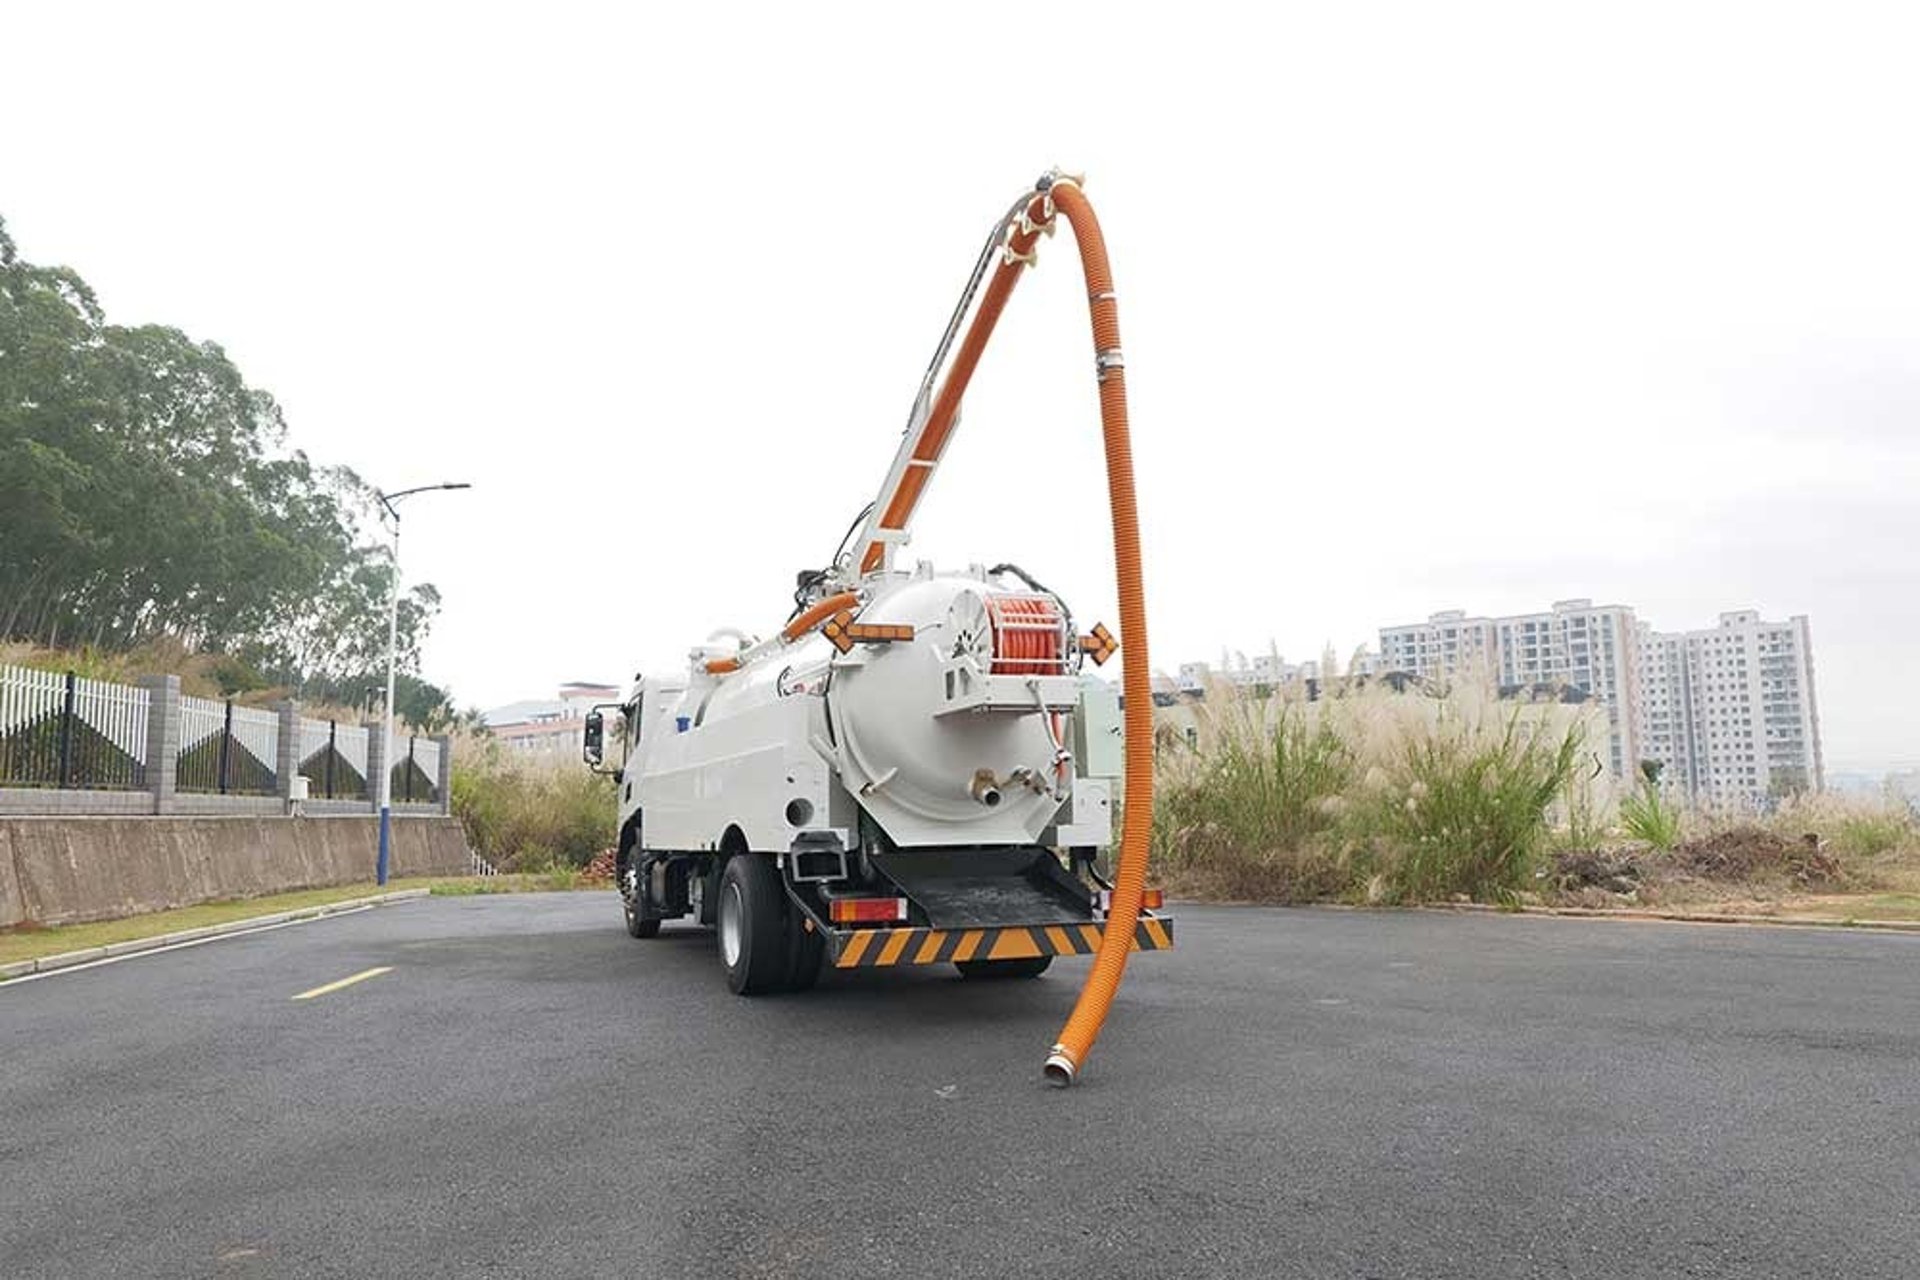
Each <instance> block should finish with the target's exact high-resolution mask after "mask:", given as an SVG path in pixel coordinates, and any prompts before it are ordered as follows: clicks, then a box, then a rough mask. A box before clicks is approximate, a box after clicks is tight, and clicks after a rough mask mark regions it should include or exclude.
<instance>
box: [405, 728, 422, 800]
mask: <svg viewBox="0 0 1920 1280" xmlns="http://www.w3.org/2000/svg"><path fill="white" fill-rule="evenodd" d="M419 744H420V735H419V734H415V733H410V734H408V735H407V772H406V779H407V803H408V804H412V803H413V749H414V748H415V747H416V746H418V745H419Z"/></svg>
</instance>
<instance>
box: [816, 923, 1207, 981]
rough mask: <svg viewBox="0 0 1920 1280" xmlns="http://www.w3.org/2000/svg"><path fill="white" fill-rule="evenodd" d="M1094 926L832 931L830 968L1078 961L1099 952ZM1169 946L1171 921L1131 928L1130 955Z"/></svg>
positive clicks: (1171, 943)
mask: <svg viewBox="0 0 1920 1280" xmlns="http://www.w3.org/2000/svg"><path fill="white" fill-rule="evenodd" d="M1100 929H1101V926H1100V925H1097V924H1036V925H1009V926H1007V927H1005V928H1000V929H846V930H834V931H832V932H831V933H830V934H829V936H830V937H831V938H832V939H833V964H834V967H835V968H836V969H877V968H884V967H886V966H889V965H901V964H945V963H947V962H948V961H959V960H1028V959H1032V958H1033V957H1035V956H1084V955H1091V954H1093V953H1094V952H1095V951H1098V950H1099V949H1100ZM1171 946H1173V921H1171V920H1169V919H1167V918H1166V917H1164V916H1151V917H1146V918H1143V919H1142V920H1141V921H1140V922H1139V923H1138V924H1136V925H1135V926H1134V927H1133V949H1134V950H1135V951H1165V950H1166V949H1168V948H1169V947H1171Z"/></svg>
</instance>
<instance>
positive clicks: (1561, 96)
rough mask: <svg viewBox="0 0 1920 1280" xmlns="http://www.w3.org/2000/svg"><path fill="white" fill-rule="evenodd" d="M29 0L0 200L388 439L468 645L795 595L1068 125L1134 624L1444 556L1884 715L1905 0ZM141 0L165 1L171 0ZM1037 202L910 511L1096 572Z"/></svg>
mask: <svg viewBox="0 0 1920 1280" xmlns="http://www.w3.org/2000/svg"><path fill="white" fill-rule="evenodd" d="M909 8H918V6H873V7H865V8H847V7H839V6H829V5H782V6H766V7H764V8H762V7H758V6H752V5H740V4H735V5H727V6H697V5H695V6H674V7H672V8H665V7H663V8H662V9H661V10H660V11H659V12H642V11H640V10H638V9H637V8H635V7H633V6H606V7H580V6H572V5H563V4H551V3H550V4H542V5H526V6H520V7H516V8H512V9H506V8H483V7H480V6H474V5H461V6H447V7H445V8H443V9H440V10H438V11H430V10H428V9H427V8H426V7H425V6H399V5H390V4H388V5H364V6H363V5H351V4H336V5H331V6H326V7H324V8H308V9H306V10H305V11H304V13H305V16H304V17H303V16H300V15H296V14H295V13H294V12H293V11H292V9H291V8H290V7H281V6H265V5H257V4H248V5H233V6H222V7H215V6H193V5H184V4H170V5H165V6H158V5H150V4H139V5H125V6H103V5H92V4H83V3H71V2H67V3H58V4H56V3H40V4H29V5H24V6H11V7H9V10H8V13H7V15H6V18H5V19H4V22H0V48H3V49H4V56H3V57H0V68H3V70H0V122H4V128H0V214H4V216H5V217H6V219H7V222H8V226H9V228H10V230H11V231H12V233H13V235H14V237H15V239H16V240H17V241H18V242H19V245H20V248H21V251H22V253H23V254H24V255H25V256H27V257H28V258H30V259H32V260H34V261H38V262H64V263H67V264H69V265H72V266H74V267H76V268H77V269H79V270H80V271H81V272H82V274H84V275H85V276H86V278H87V279H88V280H89V281H91V282H92V283H93V285H94V286H95V287H96V289H98V290H99V292H100V295H101V297H102V299H103V301H104V302H105V304H106V306H107V308H108V313H109V315H110V316H111V317H112V318H114V319H116V320H118V321H121V322H125V323H137V322H142V321H148V320H153V321H161V322H165V323H170V324H175V325H178V326H180V327H182V328H184V329H186V330H187V331H188V332H189V333H191V334H193V335H194V336H196V337H204V338H212V339H214V340H216V341H218V342H220V343H221V344H223V345H224V346H225V347H226V348H227V350H228V351H229V352H230V353H231V354H232V356H233V357H234V358H235V360H236V361H237V362H238V363H239V365H240V367H241V369H242V370H243V371H244V372H245V373H246V375H247V376H248V378H249V379H250V380H251V381H252V382H253V383H254V384H255V385H258V386H261V387H264V388H267V389H268V390H270V391H272V392H273V393H274V394H275V395H276V396H278V397H279V399H280V400H281V402H282V403H283V405H284V406H285V408H286V411H287V414H288V418H289V422H290V423H291V426H292V429H293V436H294V441H295V443H297V444H299V445H301V446H303V447H305V448H306V449H307V450H308V451H309V452H310V453H311V454H313V455H314V456H315V457H316V458H317V459H319V460H322V461H329V462H344V463H347V464H349V465H352V466H354V467H355V468H357V469H358V470H360V471H361V472H362V473H363V474H364V475H366V476H367V477H368V478H369V480H371V481H373V482H374V483H376V484H383V485H386V486H388V487H392V488H400V487H405V486H407V485H411V484H418V483H426V482H432V481H438V480H442V479H457V480H469V481H472V482H473V483H474V484H475V486H476V488H475V490H474V491H473V492H472V493H470V494H461V495H455V494H449V495H432V496H427V497H423V498H421V499H418V500H416V502H415V504H414V505H412V506H411V507H410V508H409V521H408V530H407V537H408V544H407V547H406V554H405V564H406V569H407V571H408V573H409V574H410V575H411V576H414V577H424V578H429V579H431V580H432V581H434V582H436V583H437V584H438V585H439V586H440V587H441V589H442V590H443V592H444V593H445V596H446V607H445V612H444V614H443V615H442V618H441V621H440V624H439V626H438V628H437V630H436V632H435V634H434V637H433V640H432V642H431V644H430V645H429V648H428V653H427V674H428V676H429V677H431V678H433V679H435V680H438V681H441V682H444V683H449V684H451V685H452V687H453V689H454V691H455V693H456V695H457V697H458V698H459V699H460V701H461V702H462V703H477V704H483V705H484V704H494V703H499V702H504V701H509V700H512V699H515V698H520V697H530V696H532V697H537V696H545V695H546V694H547V693H548V691H549V690H550V689H551V688H552V687H553V686H554V685H555V684H556V683H557V682H558V681H562V680H572V679H607V680H619V681H624V680H625V679H627V678H628V677H629V676H631V675H632V674H633V672H634V671H635V670H637V669H640V668H643V667H645V668H651V669H653V670H661V669H663V668H666V667H670V666H675V665H678V663H679V662H680V661H681V660H682V658H683V655H684V652H685V650H686V647H687V646H688V645H689V644H691V643H692V642H694V641H695V640H697V639H699V638H700V637H701V636H703V635H705V634H706V632H707V631H708V630H710V629H712V628H714V627H717V626H721V625H726V624H731V625H739V626H745V627H747V628H749V629H754V630H766V629H768V628H771V627H772V626H774V625H776V624H777V623H778V622H779V621H780V620H781V619H783V618H784V617H785V614H786V608H787V598H788V593H789V592H790V590H791V585H792V575H793V572H794V570H795V569H797V568H800V567H802V566H806V565H816V564H819V563H821V562H822V561H823V560H824V559H825V558H826V556H827V554H828V552H829V551H830V550H831V549H832V546H833V543H834V541H835V540H836V539H837V538H838V537H839V535H840V532H841V530H842V529H843V528H844V527H845V525H846V522H847V521H848V520H849V519H850V518H851V517H852V515H853V513H854V511H855V510H856V509H857V508H858V507H859V506H860V504H861V503H862V502H864V501H865V500H866V499H867V498H869V497H871V496H872V491H873V489H874V488H875V487H876V485H877V484H878V482H879V480H880V477H881V474H882V472H883V471H884V468H885V467H886V464H887V462H888V461H889V459H890V457H891V455H892V452H893V449H894V447H895V445H896V443H897V437H898V432H899V429H900V426H901V424H902V422H903V420H904V417H905V414H906V410H907V407H908V403H909V401H910V399H911V397H912V394H913V391H914V389H915V386H916V384H917V382H918V379H919V377H920V373H921V370H922V368H923V366H924V364H925V361H926V359H927V357H928V355H929V354H930V352H931V349H932V346H933V343H934V341H935V339H936V338H937V337H938V333H939V329H940V327H941V325H942V324H943V323H944V322H945V319H946V316H947V312H948V310H949V308H950V307H951V305H952V302H953V299H954V296H955V294H956V293H957V290H958V288H959V286H960V284H961V283H962V280H963V278H964V276H965V273H966V270H967V268H968V267H969V266H970V265H971V263H972V259H973V255H974V253H975V251H976V249H977V247H978V244H979V241H980V239H981V237H982V236H983V235H984V233H985V231H986V229H987V227H988V225H989V224H990V223H991V221H992V219H993V218H994V217H995V216H996V215H997V214H998V212H999V211H1000V210H1001V209H1002V208H1003V207H1004V206H1005V205H1006V203H1007V202H1008V201H1009V200H1011V199H1012V197H1013V196H1014V195H1015V194H1017V193H1018V191H1019V190H1020V188H1021V187H1022V186H1023V185H1024V184H1026V183H1028V182H1029V181H1030V180H1031V179H1032V178H1033V177H1034V175H1035V174H1037V173H1038V172H1040V171H1041V170H1043V169H1045V168H1046V167H1048V166H1049V165H1051V164H1054V163H1059V164H1061V165H1063V166H1064V167H1066V168H1068V169H1083V170H1085V171H1086V172H1087V173H1088V175H1089V184H1088V191H1089V194H1090V195H1091V196H1092V198H1093V200H1094V202H1095V205H1096V207H1097V208H1098V210H1099V211H1100V213H1101V216H1102V220H1103V222H1104V224H1105V226H1106V230H1107V237H1108V242H1109V246H1110V248H1111V250H1112V254H1113V260H1114V269H1115V275H1116V278H1117V283H1118V287H1119V290H1120V296H1121V322H1122V326H1123V329H1124V331H1125V335H1126V352H1127V362H1128V367H1127V381H1128V386H1129V389H1130V392H1131V395H1132V404H1133V416H1134V441H1135V450H1136V463H1137V466H1138V467H1139V470H1140V472H1141V486H1140V487H1141V505H1142V512H1143V524H1144V538H1145V542H1146V548H1147V559H1148V581H1147V587H1148V599H1149V603H1150V606H1151V612H1152V618H1153V625H1154V630H1153V636H1152V640H1153V646H1152V648H1153V659H1154V663H1155V665H1156V666H1157V667H1160V668H1163V669H1170V668H1172V667H1173V666H1174V665H1176V664H1177V663H1178V662H1179V661H1181V660H1183V659H1189V658H1202V659H1209V660H1211V659H1215V658H1217V656H1218V655H1219V653H1220V651H1221V649H1222V648H1223V647H1230V648H1237V649H1244V650H1248V651H1253V650H1263V649H1265V647H1266V646H1267V644H1268V642H1269V640H1271V641H1272V642H1273V643H1275V644H1277V645H1278V647H1279V648H1280V650H1281V651H1282V652H1283V653H1284V654H1286V655H1287V656H1288V657H1290V658H1294V659H1299V658H1306V657H1312V656H1317V654H1318V653H1319V651H1320V650H1321V648H1322V646H1323V645H1324V644H1327V643H1329V642H1330V643H1332V644H1333V645H1334V646H1335V647H1336V648H1337V649H1338V650H1339V651H1340V652H1341V654H1342V655H1343V657H1344V655H1345V654H1346V653H1347V652H1349V651H1350V650H1351V649H1352V648H1353V647H1354V646H1355V645H1357V644H1359V643H1361V642H1363V641H1365V642H1369V643H1371V642H1373V641H1374V640H1375V639H1376V636H1375V632H1376V630H1377V628H1378V627H1379V626H1380V625H1382V624H1387V623H1396V622H1405V621H1412V620H1417V619H1421V618H1424V617H1426V616H1427V614H1429V613H1430V612H1432V611H1434V610H1436V609H1441V608H1447V607H1453V606H1459V607H1463V608H1466V609H1468V610H1470V611H1474V612H1517V611H1523V610H1533V609H1539V608H1544V607H1545V606H1546V605H1547V604H1548V603H1549V602H1551V601H1552V600H1555V599H1558V598H1562V597H1567V596H1592V597H1594V598H1595V599H1596V600H1600V601H1604V602H1620V603H1626V604H1631V605H1634V606H1636V607H1637V608H1638V609H1639V610H1640V613H1641V616H1642V617H1643V618H1646V619H1648V620H1649V621H1651V622H1652V623H1653V624H1654V625H1655V626H1657V627H1661V628H1663V629H1678V628H1683V627H1703V626H1708V625H1711V624H1712V622H1713V621H1714V618H1715V616H1716V615H1717V614H1718V613H1719V612H1720V611H1721V610H1723V609H1732V608H1740V607H1748V606H1751V607H1756V608H1759V609H1760V610H1762V611H1763V613H1764V614H1765V615H1766V616H1768V617H1779V616H1784V615H1786V614H1789V613H1806V614H1809V615H1810V616H1811V618H1812V625H1813V635H1814V642H1815V655H1816V661H1817V672H1818V681H1819V695H1820V698H1821V703H1822V712H1823V730H1824V736H1825V744H1826V751H1827V757H1828V762H1829V767H1830V768H1834V767H1838V768H1842V769H1844V768H1848V767H1859V766H1879V765H1886V764H1892V763H1897V762H1912V761H1915V760H1916V759H1920V732H1916V729H1915V723H1916V720H1917V719H1920V680H1916V678H1915V673H1914V670H1913V665H1912V658H1913V652H1914V645H1913V637H1914V636H1916V635H1920V594H1917V593H1916V591H1915V589H1914V587H1915V571H1914V564H1915V559H1914V557H1915V548H1916V546H1917V545H1920V508H1917V507H1916V505H1915V503H1914V502H1913V501H1912V494H1913V491H1914V488H1915V485H1916V483H1917V482H1920V426H1917V425H1916V414H1917V411H1920V176H1916V174H1917V170H1916V166H1915V164H1914V126H1915V123H1916V121H1920V77H1916V76H1915V75H1914V74H1913V62H1912V56H1911V55H1912V51H1913V49H1914V47H1915V39H1914V38H1915V35H1916V27H1915V21H1914V20H1913V19H1911V18H1908V17H1906V16H1904V14H1903V10H1902V9H1901V8H1900V7H1898V6H1888V7H1886V8H1884V9H1878V10H1869V9H1860V8H1854V7H1850V6H1842V5H1834V4H1820V5H1812V4H1808V5H1804V6H1800V7H1798V8H1797V9H1793V10H1786V9H1775V8H1772V7H1768V6H1758V5H1752V4H1739V5H1726V6H1720V7H1711V6H1685V5H1655V6H1649V7H1644V8H1634V7H1629V6H1622V5H1611V6H1594V7H1588V8H1586V9H1584V10H1583V11H1582V12H1580V13H1578V14H1576V13H1573V12H1571V11H1569V10H1567V9H1564V8H1561V7H1559V6H1543V5H1517V6H1511V7H1501V8H1479V7H1470V6H1461V5H1445V6H1439V5H1415V6H1408V7H1404V8H1401V7H1393V6H1381V5H1368V6H1347V5H1311V6H1286V7H1280V6H1252V5H1246V6H1234V7H1218V8H1216V7H1209V6H1206V5H1202V4H1194V3H1185V4H1181V5H1179V6H1153V7H1147V8H1143V9H1142V10H1141V11H1140V12H1141V14H1142V16H1140V17H1137V18H1136V17H1129V16H1126V15H1125V13H1124V11H1123V8H1122V7H1120V6H1113V5H1102V6H1073V5H1066V4H1057V3H1056V4H1050V5H1045V6H1030V7H1027V8H1005V7H1002V8H998V9H989V8H981V7H977V6H947V16H946V17H944V18H932V17H926V16H922V15H920V14H918V13H909V12H908V10H909ZM163 9H164V10H165V12H162V10H163ZM1077 272H1078V266H1077V263H1076V262H1075V261H1074V259H1073V256H1072V249H1071V247H1070V246H1069V245H1068V244H1067V242H1066V240H1065V239H1064V238H1062V239H1059V240H1056V241H1053V242H1051V243H1049V244H1048V245H1046V246H1045V248H1044V249H1043V255H1042V265H1041V268H1040V270H1039V272H1038V273H1037V274H1034V275H1031V276H1030V277H1029V278H1028V279H1026V280H1025V281H1024V282H1023V283H1022V284H1021V286H1020V289H1019V290H1018V291H1017V293H1016V295H1015V297H1014V301H1013V305H1012V306H1011V307H1010V309H1009V312H1008V315H1007V317H1006V319H1005V320H1004V321H1003V323H1002V325H1001V329H1000V332H999V334H998V335H997V338H996V341H995V345H994V346H993V348H992V349H991V350H990V352H989V355H988V357H987V359H986V361H985V363H984V365H983V367H982V369H981V372H980V375H979V377H978V378H977V379H976V381H975V385H974V391H973V394H972V395H971V396H970V398H969V401H968V405H967V414H966V420H965V422H964V423H963V425H962V428H961V431H960V434H959V435H958V436H957V438H956V439H955V442H954V444H953V446H952V448H951V449H950V451H949V454H948V461H947V464H946V466H945V467H944V469H943V470H942V472H941V473H940V475H939V476H938V478H937V480H936V482H935V485H934V487H933V489H932V490H931V492H930V495H929V497H928V499H927V501H926V502H925V503H924V505H923V507H922V511H921V519H920V521H919V524H918V526H917V529H916V537H915V541H914V544H913V547H912V548H911V550H910V552H909V555H910V556H912V555H916V554H917V555H919V556H925V557H927V558H931V559H934V560H936V561H938V562H941V563H945V564H951V565H956V566H964V565H965V564H967V563H969V562H972V561H985V562H989V563H990V562H992V561H994V560H997V559H1013V560H1017V561H1019V562H1020V563H1022V564H1024V565H1025V566H1026V567H1027V568H1029V569H1030V570H1032V571H1033V572H1034V573H1035V574H1037V575H1038V576H1039V577H1041V578H1042V579H1043V580H1045V581H1047V582H1048V583H1049V584H1050V585H1052V586H1054V587H1056V588H1057V589H1059V590H1061V591H1062V592H1063V593H1064V594H1066V595H1067V596H1068V597H1069V599H1070V600H1071V601H1072V602H1073V603H1074V605H1075V609H1076V612H1077V613H1079V614H1081V615H1083V616H1085V617H1086V618H1088V619H1089V620H1090V619H1092V618H1095V617H1106V618H1112V616H1113V614H1114V611H1115V606H1114V603H1113V590H1112V585H1111V572H1112V569H1111V553H1110V546H1109V543H1108V540H1107V532H1106V523H1105V522H1106V504H1105V480H1104V476H1103V473H1102V470H1101V461H1100V458H1101V455H1100V451H1099V444H1098V413H1097V409H1096V404H1095V399H1094V392H1093V380H1092V375H1091V361H1090V343H1089V340H1088V336H1087V330H1086V319H1085V313H1084V303H1083V301H1082V290H1081V288H1080V285H1079V282H1078V279H1077Z"/></svg>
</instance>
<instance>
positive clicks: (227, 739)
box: [219, 698, 233, 795]
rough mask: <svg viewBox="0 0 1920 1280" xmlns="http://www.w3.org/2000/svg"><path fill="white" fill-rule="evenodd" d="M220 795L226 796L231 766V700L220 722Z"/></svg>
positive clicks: (228, 700) (230, 699) (228, 701)
mask: <svg viewBox="0 0 1920 1280" xmlns="http://www.w3.org/2000/svg"><path fill="white" fill-rule="evenodd" d="M219 766H220V794H221V795H225V794H227V774H229V773H230V772H232V766H233V699H232V698H228V699H227V718H226V719H225V720H223V721H221V722H220V758H219Z"/></svg>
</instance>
